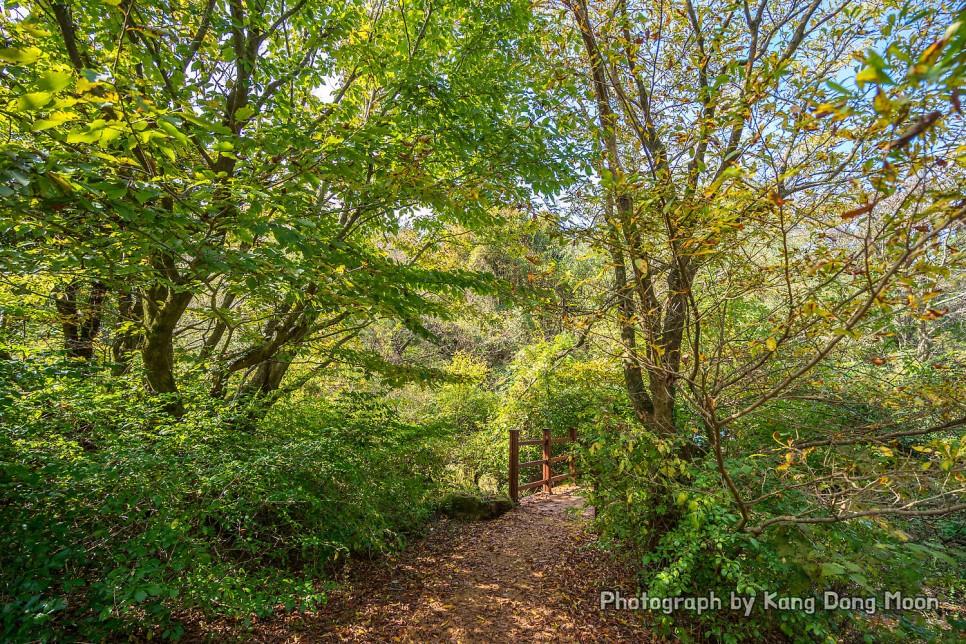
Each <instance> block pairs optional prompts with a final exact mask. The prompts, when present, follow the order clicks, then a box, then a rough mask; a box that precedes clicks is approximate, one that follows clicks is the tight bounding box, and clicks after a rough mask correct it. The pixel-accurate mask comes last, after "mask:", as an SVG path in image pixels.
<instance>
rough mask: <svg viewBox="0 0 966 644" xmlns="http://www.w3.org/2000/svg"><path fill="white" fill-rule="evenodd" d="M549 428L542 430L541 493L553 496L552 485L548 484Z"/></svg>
mask: <svg viewBox="0 0 966 644" xmlns="http://www.w3.org/2000/svg"><path fill="white" fill-rule="evenodd" d="M551 454H552V451H551V449H550V428H549V427H544V428H543V491H544V492H546V493H547V494H553V485H552V484H551V482H550V477H551V474H550V455H551Z"/></svg>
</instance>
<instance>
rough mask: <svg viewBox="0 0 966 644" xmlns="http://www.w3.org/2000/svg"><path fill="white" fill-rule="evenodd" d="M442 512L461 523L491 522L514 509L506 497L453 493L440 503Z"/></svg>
mask: <svg viewBox="0 0 966 644" xmlns="http://www.w3.org/2000/svg"><path fill="white" fill-rule="evenodd" d="M439 509H440V511H441V512H442V513H443V514H445V515H446V516H448V517H449V518H451V519H456V520H459V521H489V520H491V519H496V518H497V517H499V516H502V515H503V514H506V513H507V512H509V511H510V510H512V509H513V501H511V500H510V499H508V498H507V497H505V496H496V495H487V496H477V495H474V494H465V493H453V494H447V495H446V496H444V497H443V499H442V501H440V507H439Z"/></svg>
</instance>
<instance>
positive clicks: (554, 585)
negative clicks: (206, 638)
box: [211, 488, 659, 642]
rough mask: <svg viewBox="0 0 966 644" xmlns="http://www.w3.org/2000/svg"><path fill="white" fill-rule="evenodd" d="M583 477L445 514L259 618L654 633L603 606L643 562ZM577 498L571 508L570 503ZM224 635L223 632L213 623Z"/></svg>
mask: <svg viewBox="0 0 966 644" xmlns="http://www.w3.org/2000/svg"><path fill="white" fill-rule="evenodd" d="M582 505H583V500H582V499H581V498H580V497H579V496H578V495H577V494H576V490H575V489H574V488H558V489H557V490H555V491H554V494H552V495H546V494H537V495H533V496H530V497H527V498H524V499H522V500H521V501H520V504H519V506H518V507H517V508H515V509H513V510H511V511H510V512H508V513H507V514H504V515H503V516H502V517H500V518H498V519H495V520H493V521H487V522H469V523H462V522H455V521H442V522H439V523H436V524H434V525H433V527H432V528H431V530H430V531H429V532H428V534H427V536H426V537H425V538H424V539H422V540H420V541H418V542H417V543H415V544H413V546H412V547H411V548H409V549H407V550H406V551H405V552H403V553H402V554H400V555H399V556H398V557H394V558H386V559H383V560H379V561H375V562H372V561H368V562H366V561H357V562H353V563H352V564H350V565H349V566H348V567H347V569H346V571H345V573H344V578H343V579H342V580H341V581H342V585H341V589H340V590H336V591H333V592H331V593H330V596H329V602H328V604H327V605H326V606H325V607H324V608H323V609H321V610H319V611H317V612H315V613H313V614H311V615H303V616H301V617H300V618H298V619H290V620H287V622H286V623H279V622H277V621H274V620H272V621H269V622H263V623H261V624H257V625H255V629H254V630H255V632H254V636H255V639H256V640H257V641H265V642H342V641H350V642H654V641H658V640H659V638H657V637H656V636H654V635H652V634H651V633H650V632H649V631H648V630H647V629H646V627H645V625H644V624H643V623H642V620H641V618H640V615H638V614H635V613H633V612H628V611H613V610H610V611H601V610H599V608H598V602H599V593H600V591H601V590H604V589H611V590H612V589H620V590H622V591H623V592H625V593H626V592H633V591H634V589H635V588H636V584H635V582H634V578H633V574H632V570H631V569H630V567H629V566H627V565H622V564H620V563H618V562H615V561H614V560H613V559H612V558H611V557H610V556H608V555H607V554H605V553H602V552H601V551H599V550H597V549H595V548H587V547H585V546H588V545H590V544H591V543H592V542H593V541H594V540H595V538H596V537H595V536H594V535H593V534H592V533H590V532H589V531H588V530H587V529H586V520H585V519H586V513H587V512H589V510H584V516H583V517H577V516H575V513H576V512H579V509H580V508H581V506H582ZM568 510H572V511H571V512H568ZM211 634H212V635H214V633H211Z"/></svg>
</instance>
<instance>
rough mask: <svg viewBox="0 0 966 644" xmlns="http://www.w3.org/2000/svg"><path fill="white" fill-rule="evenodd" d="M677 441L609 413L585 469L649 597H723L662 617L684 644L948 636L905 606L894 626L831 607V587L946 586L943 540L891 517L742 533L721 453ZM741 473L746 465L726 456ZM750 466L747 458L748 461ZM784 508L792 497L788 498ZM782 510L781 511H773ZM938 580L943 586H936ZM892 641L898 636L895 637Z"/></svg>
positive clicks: (609, 529)
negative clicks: (788, 606) (911, 530)
mask: <svg viewBox="0 0 966 644" xmlns="http://www.w3.org/2000/svg"><path fill="white" fill-rule="evenodd" d="M676 453H678V452H677V451H676V448H675V446H674V445H672V444H670V443H667V442H666V441H663V440H661V439H660V438H658V437H657V436H655V435H654V434H651V433H650V432H647V431H646V430H643V429H641V428H639V426H635V425H634V424H633V423H627V424H624V423H620V422H618V421H614V420H611V422H610V423H609V424H603V423H602V425H601V426H600V427H599V428H598V429H597V430H596V431H593V432H591V433H588V435H587V441H586V443H585V449H584V450H583V451H582V453H581V457H580V458H581V468H582V469H584V470H586V471H590V472H593V473H594V475H595V476H594V478H595V481H596V488H595V489H593V490H589V492H590V502H591V503H592V504H593V505H594V506H595V507H596V508H597V518H596V523H597V525H598V527H599V529H600V530H601V533H602V541H603V544H604V545H605V546H607V545H609V546H613V547H616V548H624V549H629V550H631V551H632V552H633V553H635V555H636V557H637V558H638V561H640V580H641V584H642V589H643V591H645V592H647V594H648V596H649V597H660V598H665V597H688V596H707V595H708V594H709V593H710V592H714V593H715V595H716V596H718V597H722V598H724V602H725V610H723V611H709V612H704V613H702V614H700V615H699V614H696V613H695V612H689V611H679V612H676V613H673V614H670V615H665V614H661V613H660V612H655V613H653V615H652V617H654V618H655V620H656V621H657V623H658V624H659V625H660V626H662V627H663V628H664V630H665V632H666V633H667V634H669V635H673V636H674V637H675V638H677V639H678V640H680V641H695V640H702V639H710V640H711V641H721V642H740V641H763V640H765V639H767V638H768V637H770V636H772V634H774V633H775V632H776V631H780V632H782V633H784V634H785V635H786V636H787V637H788V638H789V639H790V640H791V641H795V642H815V641H827V642H835V641H904V640H906V639H909V638H920V639H923V638H925V639H933V638H936V637H939V636H940V633H941V631H940V630H938V629H937V624H936V623H932V624H930V623H927V622H926V620H925V619H924V616H922V615H915V614H905V615H903V616H901V617H900V618H899V620H898V622H897V626H896V631H894V632H890V631H883V630H882V629H881V628H879V627H878V626H876V625H875V623H874V622H873V621H872V620H870V619H868V618H869V616H868V615H864V614H862V613H854V612H845V611H824V610H822V609H821V608H822V604H821V601H822V599H821V598H822V595H823V593H824V592H826V591H834V592H837V593H838V594H839V595H840V596H850V597H869V596H875V595H879V597H878V606H879V612H880V613H881V607H882V600H883V597H882V596H881V589H888V590H889V591H900V592H902V593H903V594H904V595H918V594H921V592H922V589H923V587H924V586H932V587H934V588H935V587H937V585H939V584H942V583H944V581H943V579H944V574H943V572H942V570H943V569H948V568H949V567H955V566H957V565H959V564H958V563H957V561H956V560H955V559H954V558H953V557H951V556H950V553H947V552H946V551H945V550H944V549H943V548H942V547H941V546H940V545H939V544H938V543H931V542H926V543H917V542H915V541H912V540H910V539H909V536H908V535H907V534H905V533H904V532H903V531H901V530H898V529H897V528H896V527H895V525H894V524H889V523H886V522H885V521H875V520H855V521H851V522H847V523H838V524H833V525H818V526H813V525H789V526H775V527H773V528H770V529H768V530H766V531H765V532H764V533H762V534H761V535H760V536H758V537H757V538H756V537H753V536H751V535H748V534H744V533H740V532H737V531H736V526H737V524H738V523H739V516H738V513H737V511H735V509H734V506H733V503H732V501H731V498H730V496H729V495H728V493H727V491H726V490H725V489H723V488H722V486H721V484H720V478H719V476H718V474H717V472H716V471H715V470H714V462H713V460H712V459H697V460H691V461H685V460H682V459H680V458H678V457H676V456H675V454H676ZM728 465H729V467H731V468H732V471H733V472H737V473H738V475H739V476H740V475H741V474H742V473H744V474H749V472H747V471H743V470H742V469H741V468H740V467H739V466H738V464H736V463H729V464H728ZM747 467H749V466H747V465H746V468H747ZM777 503H778V504H779V505H780V506H782V505H783V506H787V507H785V508H784V510H785V511H786V512H787V511H789V510H790V509H791V508H793V507H795V505H794V503H795V500H794V499H790V498H788V499H784V500H779V501H777ZM772 510H773V511H774V512H777V513H782V510H783V507H775V508H772ZM939 587H941V586H939ZM732 592H734V593H736V594H737V595H742V596H745V597H756V598H757V600H756V605H755V608H754V610H753V612H752V614H751V615H750V616H749V617H748V618H744V617H743V616H742V615H741V613H740V612H732V611H729V610H727V608H728V606H727V604H728V600H729V598H730V595H731V593H732ZM765 593H776V596H777V597H809V596H812V597H816V598H818V601H817V604H818V609H817V610H815V612H814V613H813V614H808V612H805V611H801V610H797V611H763V610H761V607H762V601H763V597H764V595H765ZM890 638H891V639H890Z"/></svg>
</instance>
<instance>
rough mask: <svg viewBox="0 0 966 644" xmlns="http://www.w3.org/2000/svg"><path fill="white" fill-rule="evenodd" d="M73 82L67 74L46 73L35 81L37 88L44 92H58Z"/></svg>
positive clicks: (71, 77) (72, 78)
mask: <svg viewBox="0 0 966 644" xmlns="http://www.w3.org/2000/svg"><path fill="white" fill-rule="evenodd" d="M73 80H74V77H73V76H72V75H71V74H69V73H68V72H47V73H46V74H44V75H43V76H41V77H40V79H38V81H37V86H38V87H39V88H40V89H42V90H44V91H45V92H59V91H60V90H62V89H64V88H65V87H67V86H68V85H70V84H71V82H72V81H73Z"/></svg>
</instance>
